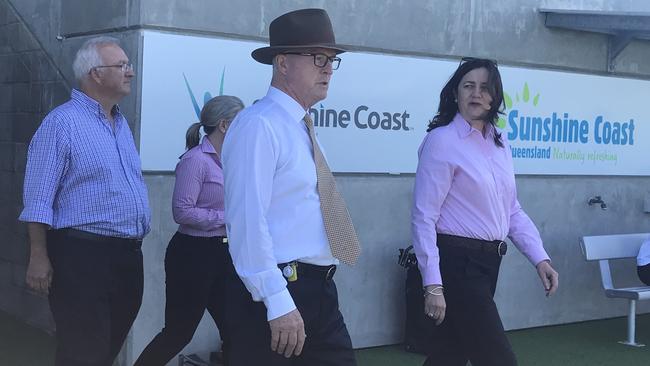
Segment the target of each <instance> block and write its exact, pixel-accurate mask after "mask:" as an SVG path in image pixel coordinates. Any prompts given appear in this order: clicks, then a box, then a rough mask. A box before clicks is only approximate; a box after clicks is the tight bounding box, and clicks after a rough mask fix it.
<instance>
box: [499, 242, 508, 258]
mask: <svg viewBox="0 0 650 366" xmlns="http://www.w3.org/2000/svg"><path fill="white" fill-rule="evenodd" d="M501 248H503V252H502V251H501ZM507 250H508V247H507V244H506V242H505V241H503V240H501V241H500V242H499V245H498V246H497V254H498V255H499V257H503V256H504V255H506V251H507Z"/></svg>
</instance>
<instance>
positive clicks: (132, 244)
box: [53, 229, 142, 249]
mask: <svg viewBox="0 0 650 366" xmlns="http://www.w3.org/2000/svg"><path fill="white" fill-rule="evenodd" d="M53 233H54V234H55V235H59V236H60V237H63V238H71V239H80V240H88V241H92V242H96V243H102V244H110V245H116V246H124V247H128V248H133V249H140V248H141V247H142V239H130V238H118V237H115V236H105V235H99V234H95V233H91V232H88V231H81V230H76V229H59V230H53Z"/></svg>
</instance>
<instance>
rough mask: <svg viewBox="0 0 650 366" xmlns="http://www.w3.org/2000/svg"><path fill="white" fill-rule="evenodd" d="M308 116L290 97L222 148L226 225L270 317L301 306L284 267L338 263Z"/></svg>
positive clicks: (247, 281) (251, 115)
mask: <svg viewBox="0 0 650 366" xmlns="http://www.w3.org/2000/svg"><path fill="white" fill-rule="evenodd" d="M305 114H306V111H305V110H304V109H303V108H302V107H301V106H300V104H298V102H296V101H295V100H294V99H293V98H291V97H290V96H288V95H287V94H285V93H284V92H282V91H280V90H279V89H276V88H274V87H270V88H269V91H268V92H267V94H266V96H265V97H264V98H262V99H261V100H259V101H258V102H257V103H255V104H253V105H252V106H250V107H248V108H246V109H244V110H243V111H241V112H240V113H239V114H238V116H237V118H235V120H234V121H233V122H232V124H231V125H230V127H229V128H228V132H227V133H226V139H225V142H224V145H223V151H222V163H223V168H224V175H225V196H226V197H225V199H226V203H225V204H226V228H227V230H228V242H229V245H230V254H231V256H232V260H233V263H234V265H235V269H236V270H237V273H238V274H239V276H240V277H241V279H242V281H243V282H244V285H246V288H247V289H248V291H250V293H251V295H252V297H253V300H255V301H264V304H265V305H266V309H267V318H268V319H269V320H271V319H275V318H277V317H280V316H282V315H284V314H286V313H288V312H290V311H292V310H294V309H295V308H296V306H295V304H294V302H293V299H292V298H291V295H290V294H289V291H288V290H287V281H286V280H285V278H284V276H283V275H282V272H281V271H280V269H279V268H278V264H279V263H286V262H291V261H294V260H298V261H300V262H305V263H311V264H316V265H330V264H337V263H338V261H337V260H336V259H335V258H334V257H333V256H332V252H331V250H330V247H329V243H328V241H327V234H326V233H325V226H324V224H323V216H322V214H321V210H320V198H319V196H318V191H317V189H316V166H315V164H314V158H313V150H312V145H311V141H310V139H309V135H308V132H307V127H306V126H305V123H304V122H303V120H302V119H303V117H304V116H305Z"/></svg>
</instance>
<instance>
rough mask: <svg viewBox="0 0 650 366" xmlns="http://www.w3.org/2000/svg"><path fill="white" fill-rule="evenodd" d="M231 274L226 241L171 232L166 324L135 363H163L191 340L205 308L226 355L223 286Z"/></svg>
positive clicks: (148, 365) (141, 365)
mask: <svg viewBox="0 0 650 366" xmlns="http://www.w3.org/2000/svg"><path fill="white" fill-rule="evenodd" d="M234 273H235V270H234V268H233V265H232V261H231V259H230V253H228V244H223V243H222V241H221V237H212V238H202V237H196V236H190V235H185V234H182V233H178V232H177V233H176V234H174V236H173V237H172V239H171V241H170V242H169V245H168V246H167V253H166V255H165V274H166V279H165V290H166V297H167V299H166V302H165V327H164V328H163V329H162V331H161V332H160V333H158V335H157V336H156V337H155V338H154V339H153V340H152V341H151V343H149V345H148V346H147V347H146V348H145V350H144V351H143V352H142V354H141V355H140V357H139V358H138V360H137V361H136V363H135V365H138V366H163V365H166V364H167V362H168V361H169V360H171V359H172V358H173V357H174V356H175V355H176V354H178V353H179V352H180V351H181V350H182V349H183V347H185V346H186V345H187V344H188V343H189V342H190V341H191V340H192V336H193V335H194V332H195V331H196V327H197V326H198V325H199V322H200V321H201V318H202V317H203V313H204V312H205V310H206V309H207V310H208V312H209V313H210V315H211V316H212V319H213V320H214V322H215V324H216V325H217V328H218V329H219V333H220V336H221V339H222V341H223V345H222V349H223V351H224V355H225V354H227V350H228V336H227V332H226V328H225V327H224V326H223V322H224V317H225V315H224V314H225V313H224V301H225V295H224V290H225V289H224V286H225V281H226V277H227V276H233V275H234Z"/></svg>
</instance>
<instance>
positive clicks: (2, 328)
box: [0, 311, 55, 366]
mask: <svg viewBox="0 0 650 366" xmlns="http://www.w3.org/2000/svg"><path fill="white" fill-rule="evenodd" d="M54 350H55V344H54V337H52V336H51V335H49V334H47V333H46V332H44V331H42V330H40V329H36V328H33V327H31V326H29V325H26V324H25V323H24V322H22V321H20V320H18V319H16V318H14V317H12V316H10V315H8V314H6V313H3V312H1V311H0V365H1V366H50V365H53V364H54Z"/></svg>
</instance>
